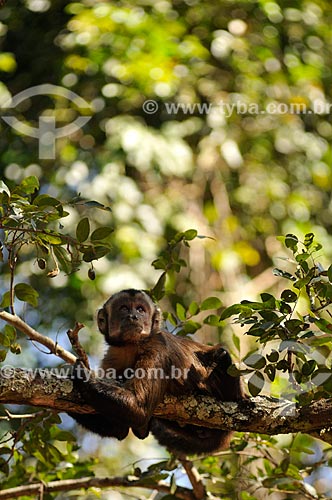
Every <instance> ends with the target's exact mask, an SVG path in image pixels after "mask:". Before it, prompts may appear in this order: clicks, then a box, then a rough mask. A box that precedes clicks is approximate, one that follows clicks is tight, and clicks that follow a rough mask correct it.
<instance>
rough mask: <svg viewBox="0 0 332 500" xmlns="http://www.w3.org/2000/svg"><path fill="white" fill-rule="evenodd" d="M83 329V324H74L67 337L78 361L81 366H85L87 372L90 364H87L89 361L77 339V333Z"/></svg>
mask: <svg viewBox="0 0 332 500" xmlns="http://www.w3.org/2000/svg"><path fill="white" fill-rule="evenodd" d="M82 328H84V325H83V323H77V322H76V323H75V327H74V328H73V329H70V330H68V332H67V335H68V338H69V340H70V343H71V345H72V346H73V349H74V351H75V352H76V354H77V356H78V359H79V360H80V362H81V364H82V365H84V366H85V368H87V369H88V370H90V364H89V359H88V356H87V354H86V352H85V350H84V349H83V347H82V344H81V343H80V341H79V339H78V332H79V331H80V330H81V329H82Z"/></svg>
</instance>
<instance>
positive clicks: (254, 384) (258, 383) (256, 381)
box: [248, 371, 264, 397]
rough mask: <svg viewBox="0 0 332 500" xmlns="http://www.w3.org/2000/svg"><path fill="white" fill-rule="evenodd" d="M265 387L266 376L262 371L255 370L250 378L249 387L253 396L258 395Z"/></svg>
mask: <svg viewBox="0 0 332 500" xmlns="http://www.w3.org/2000/svg"><path fill="white" fill-rule="evenodd" d="M263 387H264V377H263V375H262V374H261V373H260V372H257V371H256V372H255V373H253V375H252V376H251V377H250V379H249V380H248V389H249V392H250V394H251V395H252V396H254V397H255V396H258V394H259V393H260V392H261V390H262V389H263Z"/></svg>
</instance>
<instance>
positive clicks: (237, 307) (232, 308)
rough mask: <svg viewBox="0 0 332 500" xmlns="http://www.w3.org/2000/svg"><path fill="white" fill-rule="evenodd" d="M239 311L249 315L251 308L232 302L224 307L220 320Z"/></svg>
mask: <svg viewBox="0 0 332 500" xmlns="http://www.w3.org/2000/svg"><path fill="white" fill-rule="evenodd" d="M240 313H246V314H249V315H250V314H252V309H251V308H250V307H248V306H246V305H243V304H233V305H232V306H229V307H226V309H225V310H224V311H223V312H222V313H221V315H220V321H222V320H224V319H227V318H230V317H231V316H234V315H235V314H240Z"/></svg>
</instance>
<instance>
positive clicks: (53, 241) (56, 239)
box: [39, 232, 63, 245]
mask: <svg viewBox="0 0 332 500" xmlns="http://www.w3.org/2000/svg"><path fill="white" fill-rule="evenodd" d="M39 238H40V239H41V240H42V241H43V242H44V243H49V244H50V245H61V244H62V243H63V240H62V238H61V236H60V235H58V234H56V233H54V234H53V233H52V234H51V233H46V232H45V233H44V234H39Z"/></svg>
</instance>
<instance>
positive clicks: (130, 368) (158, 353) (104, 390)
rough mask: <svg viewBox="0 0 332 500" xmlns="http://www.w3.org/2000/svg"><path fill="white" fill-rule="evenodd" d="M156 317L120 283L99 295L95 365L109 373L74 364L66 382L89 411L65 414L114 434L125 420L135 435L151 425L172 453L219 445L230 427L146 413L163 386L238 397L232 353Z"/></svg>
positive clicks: (140, 294)
mask: <svg viewBox="0 0 332 500" xmlns="http://www.w3.org/2000/svg"><path fill="white" fill-rule="evenodd" d="M160 323H161V312H160V309H159V307H158V306H157V305H156V304H155V303H154V302H153V301H152V299H151V298H150V297H149V296H148V295H147V293H145V292H144V291H140V290H134V289H128V290H123V291H121V292H119V293H116V294H115V295H113V296H111V297H110V298H109V299H108V300H107V302H106V303H105V304H104V306H103V307H102V309H100V310H99V311H98V327H99V330H100V332H101V333H102V334H103V335H104V336H105V340H106V343H107V344H108V346H109V347H108V349H107V352H106V354H105V357H104V358H103V360H102V363H101V368H102V369H103V370H104V372H103V373H106V374H107V372H108V371H110V370H112V373H113V374H114V373H115V376H113V379H112V380H111V381H110V380H108V377H105V378H95V377H88V378H84V377H82V376H79V375H80V374H82V371H83V370H80V368H82V367H81V365H79V364H76V365H75V369H74V373H73V379H74V386H75V387H76V388H77V389H78V390H79V392H80V393H81V395H82V397H83V398H84V400H85V401H86V402H87V403H88V404H89V405H91V406H93V407H94V408H95V410H96V412H97V413H96V414H78V413H70V415H71V416H72V417H73V418H74V419H75V420H77V422H78V423H79V424H81V425H82V426H83V427H85V428H86V429H88V430H90V431H92V432H95V433H96V434H99V435H100V436H104V437H115V438H117V439H119V440H122V439H124V438H125V437H126V436H127V434H128V432H129V429H130V428H131V429H132V431H133V433H134V434H135V436H137V437H138V438H140V439H144V438H146V437H147V436H148V434H149V431H151V432H152V433H153V434H154V436H155V437H156V438H157V440H158V441H159V443H160V444H161V445H163V446H165V447H166V448H168V449H169V451H171V452H173V453H175V454H178V455H179V454H181V455H183V454H194V453H212V452H215V451H219V450H223V449H225V448H227V447H228V446H229V441H230V438H231V434H232V433H231V432H230V431H225V430H220V429H211V428H207V427H199V426H196V425H180V424H178V423H177V422H175V421H174V422H173V421H170V420H166V419H160V418H155V417H152V415H153V412H154V410H155V408H156V407H157V405H158V404H159V403H160V402H162V401H163V399H164V396H165V394H171V395H174V396H180V395H181V396H182V395H190V394H203V395H209V396H212V397H214V398H215V399H217V400H219V401H239V400H241V399H243V398H244V395H243V391H242V386H241V380H240V379H239V378H234V377H232V376H230V375H228V373H227V369H228V367H229V366H230V365H231V364H232V360H231V358H230V356H229V354H228V352H227V351H226V350H225V349H224V348H223V347H221V346H220V345H217V346H208V345H204V344H201V343H199V342H195V341H193V340H191V339H189V338H185V337H179V336H175V335H173V334H171V333H169V332H166V331H163V330H161V328H160ZM79 372H80V373H79Z"/></svg>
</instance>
